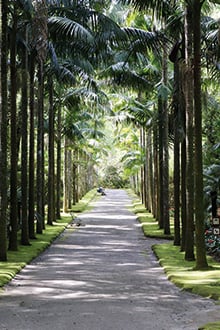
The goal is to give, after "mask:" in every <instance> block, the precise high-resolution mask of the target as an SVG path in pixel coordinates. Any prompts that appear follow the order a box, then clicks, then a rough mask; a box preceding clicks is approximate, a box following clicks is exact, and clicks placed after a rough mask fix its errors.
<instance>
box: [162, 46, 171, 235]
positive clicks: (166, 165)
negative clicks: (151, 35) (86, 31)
mask: <svg viewBox="0 0 220 330" xmlns="http://www.w3.org/2000/svg"><path fill="white" fill-rule="evenodd" d="M162 71H163V74H162V75H163V77H162V80H163V83H164V86H167V50H166V47H165V46H164V49H163V69H162ZM168 118H169V117H168V107H167V100H163V122H164V128H163V129H164V136H163V168H164V169H163V194H164V198H163V203H164V205H163V222H164V234H165V235H170V216H169V146H168V145H169V144H168V126H169V122H168Z"/></svg>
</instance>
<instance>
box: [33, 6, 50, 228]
mask: <svg viewBox="0 0 220 330" xmlns="http://www.w3.org/2000/svg"><path fill="white" fill-rule="evenodd" d="M34 7H35V18H34V21H33V33H34V36H35V40H34V46H35V49H36V52H37V61H38V124H37V126H38V135H37V213H38V215H39V219H41V221H37V232H38V233H42V230H43V229H44V227H45V224H44V216H45V208H44V207H45V198H44V190H45V189H44V61H45V59H46V56H47V39H48V36H47V32H48V31H47V6H46V1H45V0H38V1H36V2H34Z"/></svg>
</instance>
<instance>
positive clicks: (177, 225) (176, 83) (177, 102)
mask: <svg viewBox="0 0 220 330" xmlns="http://www.w3.org/2000/svg"><path fill="white" fill-rule="evenodd" d="M179 78H180V77H179V63H178V59H177V60H176V61H175V63H174V86H175V87H176V88H175V90H174V180H173V183H174V245H180V134H179V132H180V104H181V103H180V97H179V95H180V79H179Z"/></svg>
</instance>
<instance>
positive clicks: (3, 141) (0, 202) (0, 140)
mask: <svg viewBox="0 0 220 330" xmlns="http://www.w3.org/2000/svg"><path fill="white" fill-rule="evenodd" d="M0 5H1V6H0V7H1V13H0V14H1V15H0V20H1V34H0V35H1V45H0V46H1V47H0V49H1V56H0V61H1V72H0V73H1V77H0V78H1V79H0V81H1V86H0V87H1V94H0V98H1V99H0V182H1V184H0V261H7V223H6V219H7V218H6V211H7V194H6V191H7V188H8V186H7V112H8V109H7V103H8V97H7V87H8V86H7V66H8V65H7V60H8V58H7V55H8V38H7V19H8V0H4V1H3V0H1V4H0ZM2 45H3V47H2Z"/></svg>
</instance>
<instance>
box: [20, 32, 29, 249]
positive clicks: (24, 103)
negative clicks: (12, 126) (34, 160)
mask: <svg viewBox="0 0 220 330" xmlns="http://www.w3.org/2000/svg"><path fill="white" fill-rule="evenodd" d="M25 38H26V41H27V35H26V36H25ZM27 62H28V56H27V49H26V47H24V49H23V50H22V65H23V68H22V88H21V117H22V128H21V134H22V140H21V142H22V144H21V207H22V228H21V243H22V244H23V245H29V244H30V243H29V230H28V215H27V211H28V204H27V203H28V198H27V197H28V190H27V189H28V175H27V174H28V161H27V160H28V157H27V116H28V111H27V107H28V95H27V90H28V74H27V73H28V63H27Z"/></svg>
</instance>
